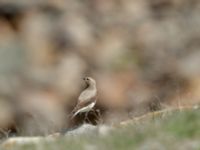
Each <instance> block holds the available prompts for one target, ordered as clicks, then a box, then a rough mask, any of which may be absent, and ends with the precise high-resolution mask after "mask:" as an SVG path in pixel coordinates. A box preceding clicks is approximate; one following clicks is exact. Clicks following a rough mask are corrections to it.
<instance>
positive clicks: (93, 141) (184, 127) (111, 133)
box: [1, 106, 200, 150]
mask: <svg viewBox="0 0 200 150" xmlns="http://www.w3.org/2000/svg"><path fill="white" fill-rule="evenodd" d="M199 114H200V110H199V108H198V106H195V107H187V108H185V107H184V108H183V107H182V108H174V109H171V110H163V111H159V112H154V113H149V114H146V115H143V116H141V117H138V118H133V119H130V120H128V121H124V122H121V123H120V124H115V125H113V126H108V125H103V124H102V125H98V126H93V125H91V124H83V125H81V126H80V127H78V128H76V129H72V130H70V131H66V132H65V133H55V134H52V135H49V136H46V137H41V136H40V137H14V138H8V139H5V140H4V141H3V142H2V144H1V149H8V150H10V149H13V150H19V149H20V150H40V149H42V150H45V149H50V150H51V149H52V150H53V149H60V150H62V149H63V150H64V149H69V150H70V149H72V150H75V149H85V150H90V149H91V150H98V149H99V150H100V149H105V150H106V149H111V150H118V149H119V150H122V149H125V150H126V149H127V150H129V149H139V150H146V149H148V150H162V149H163V150H168V149H171V150H188V149H191V150H197V149H199V148H200V144H199V142H198V141H199V139H200V136H199V124H200V121H199V117H200V116H199Z"/></svg>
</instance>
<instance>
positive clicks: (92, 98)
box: [72, 95, 97, 115]
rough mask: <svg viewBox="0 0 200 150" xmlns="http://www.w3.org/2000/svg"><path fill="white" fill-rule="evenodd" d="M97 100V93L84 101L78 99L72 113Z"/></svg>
mask: <svg viewBox="0 0 200 150" xmlns="http://www.w3.org/2000/svg"><path fill="white" fill-rule="evenodd" d="M96 100H97V95H95V96H93V97H91V98H88V99H87V100H84V101H78V103H77V105H76V107H75V108H74V109H73V110H72V115H73V114H74V113H76V112H77V111H78V110H79V109H81V108H83V107H86V106H88V105H89V104H91V103H92V102H96Z"/></svg>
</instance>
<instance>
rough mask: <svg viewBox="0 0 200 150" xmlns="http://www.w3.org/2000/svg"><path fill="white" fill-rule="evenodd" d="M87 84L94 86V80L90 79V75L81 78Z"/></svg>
mask: <svg viewBox="0 0 200 150" xmlns="http://www.w3.org/2000/svg"><path fill="white" fill-rule="evenodd" d="M83 80H84V81H85V83H86V84H87V86H96V81H95V80H94V79H92V78H91V77H85V78H83Z"/></svg>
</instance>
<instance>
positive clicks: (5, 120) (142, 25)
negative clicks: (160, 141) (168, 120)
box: [0, 0, 200, 136]
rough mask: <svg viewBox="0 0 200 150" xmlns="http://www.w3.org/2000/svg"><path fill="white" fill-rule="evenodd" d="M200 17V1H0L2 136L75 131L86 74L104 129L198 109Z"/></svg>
mask: <svg viewBox="0 0 200 150" xmlns="http://www.w3.org/2000/svg"><path fill="white" fill-rule="evenodd" d="M199 14H200V1H198V0H190V1H188V0H153V1H148V0H138V1H136V0H92V1H90V0H85V1H82V0H76V1H75V0H49V1H45V0H29V1H26V0H16V1H12V0H1V1H0V133H1V136H5V135H6V134H12V133H14V132H16V133H17V134H20V135H46V134H50V133H53V132H56V131H60V130H61V129H64V128H68V126H69V124H70V123H69V119H68V115H69V113H70V112H71V110H72V109H73V107H74V106H75V105H76V102H77V97H78V96H79V94H80V92H81V91H82V90H83V88H84V82H83V81H82V78H83V77H85V76H91V77H93V78H94V79H95V80H96V81H97V87H98V92H99V99H98V103H97V106H96V108H97V109H99V110H100V113H101V123H108V124H113V123H117V122H120V121H122V120H127V119H129V118H130V117H133V116H139V115H142V114H145V113H147V112H149V111H156V110H160V109H165V108H170V107H179V106H192V105H195V104H198V103H199V102H200V50H199V48H200V28H199V27H200V15H199ZM82 117H83V116H81V115H80V116H79V117H77V118H76V121H75V123H73V125H74V124H78V123H80V122H81V119H82ZM91 119H93V122H95V121H96V120H99V119H98V118H94V116H92V114H91Z"/></svg>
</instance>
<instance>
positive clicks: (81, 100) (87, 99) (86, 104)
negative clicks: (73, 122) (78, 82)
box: [71, 77, 97, 118]
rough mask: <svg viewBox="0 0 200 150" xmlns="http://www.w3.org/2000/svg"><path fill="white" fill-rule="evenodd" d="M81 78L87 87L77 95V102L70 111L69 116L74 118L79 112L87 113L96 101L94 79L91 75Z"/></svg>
mask: <svg viewBox="0 0 200 150" xmlns="http://www.w3.org/2000/svg"><path fill="white" fill-rule="evenodd" d="M83 80H84V81H85V83H86V85H87V87H86V89H85V90H84V91H83V92H82V93H81V94H80V96H79V97H78V102H77V105H76V107H75V108H74V109H73V111H72V115H71V116H72V117H71V118H74V117H75V116H76V115H77V114H79V113H83V112H86V113H88V112H89V111H91V110H92V109H93V107H94V106H95V104H96V101H97V88H96V81H95V80H94V79H92V78H91V77H85V78H83ZM86 115H87V114H86Z"/></svg>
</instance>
